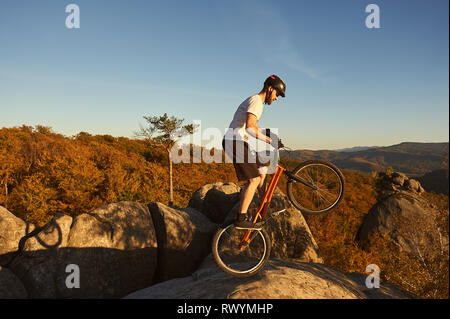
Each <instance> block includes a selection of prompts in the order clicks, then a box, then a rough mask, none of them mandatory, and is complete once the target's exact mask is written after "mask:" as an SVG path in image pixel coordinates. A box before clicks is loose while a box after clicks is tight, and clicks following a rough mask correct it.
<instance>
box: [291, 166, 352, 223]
mask: <svg viewBox="0 0 450 319" xmlns="http://www.w3.org/2000/svg"><path fill="white" fill-rule="evenodd" d="M292 174H293V175H294V176H295V177H300V178H302V179H304V180H306V181H308V182H309V183H310V184H312V185H314V186H315V188H312V187H310V186H307V185H305V184H303V183H301V182H299V181H296V180H295V179H292V178H291V179H289V181H288V183H287V195H288V198H289V200H290V201H291V202H292V204H293V205H294V206H295V207H296V208H297V209H299V210H300V211H301V212H302V213H306V214H312V215H321V214H324V213H328V212H330V211H331V210H332V209H333V208H335V207H336V206H337V205H338V204H339V202H340V201H341V200H342V198H343V196H344V185H345V182H344V176H343V175H342V173H341V171H340V170H339V169H338V168H337V167H336V166H334V165H333V164H331V163H329V162H326V161H321V160H312V161H306V162H304V163H301V164H300V165H298V166H297V167H296V168H295V169H294V170H293V171H292Z"/></svg>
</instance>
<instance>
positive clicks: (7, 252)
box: [0, 206, 36, 265]
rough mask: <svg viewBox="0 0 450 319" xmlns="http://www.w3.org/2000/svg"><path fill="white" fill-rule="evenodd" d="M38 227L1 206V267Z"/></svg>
mask: <svg viewBox="0 0 450 319" xmlns="http://www.w3.org/2000/svg"><path fill="white" fill-rule="evenodd" d="M35 229H36V226H35V225H33V224H30V223H27V222H24V221H23V220H22V219H20V218H17V217H16V216H14V215H13V214H11V213H10V212H9V211H8V210H7V209H6V208H4V207H2V206H0V265H6V264H7V263H8V262H9V261H10V260H11V257H12V255H13V253H14V252H16V251H17V248H18V247H19V242H20V240H21V239H22V238H24V237H25V236H26V235H29V234H30V233H31V232H32V231H34V230H35Z"/></svg>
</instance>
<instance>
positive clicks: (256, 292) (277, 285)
mask: <svg viewBox="0 0 450 319" xmlns="http://www.w3.org/2000/svg"><path fill="white" fill-rule="evenodd" d="M205 264H206V265H204V266H203V267H201V268H200V269H199V270H197V271H196V272H195V273H193V274H192V275H191V276H188V277H184V278H179V279H173V280H169V281H166V282H163V283H160V284H157V285H154V286H152V287H149V288H146V289H142V290H139V291H136V292H134V293H132V294H129V295H127V296H126V297H125V298H126V299H166V298H169V299H197V298H198V299H206V298H208V299H209V298H211V299H266V298H267V299H369V298H377V299H382V298H386V299H388V298H389V299H391V298H399V299H400V298H401V299H403V298H409V296H408V295H407V294H405V293H403V292H401V291H400V290H398V289H396V288H395V287H393V286H391V285H383V284H381V285H380V287H379V288H373V289H369V288H367V287H366V285H365V278H366V276H364V275H362V274H359V275H358V274H353V275H351V276H347V275H345V274H343V273H341V272H340V271H338V270H336V269H333V268H331V267H329V266H326V265H324V264H317V263H300V262H293V261H287V260H277V259H271V260H270V261H269V262H268V264H267V265H266V266H265V267H264V269H263V270H262V271H261V272H260V273H258V274H257V275H256V276H255V277H251V278H247V279H240V278H234V277H230V276H228V275H226V274H225V273H223V272H222V271H220V270H219V269H218V268H217V267H214V266H213V264H212V263H211V262H206V263H205Z"/></svg>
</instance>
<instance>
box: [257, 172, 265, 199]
mask: <svg viewBox="0 0 450 319" xmlns="http://www.w3.org/2000/svg"><path fill="white" fill-rule="evenodd" d="M259 178H260V181H259V185H258V196H259V200H260V202H262V200H263V199H264V195H265V194H266V187H265V186H266V184H265V183H264V180H265V178H266V174H261V175H260V176H259Z"/></svg>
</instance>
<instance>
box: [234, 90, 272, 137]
mask: <svg viewBox="0 0 450 319" xmlns="http://www.w3.org/2000/svg"><path fill="white" fill-rule="evenodd" d="M263 109H264V104H263V101H262V100H261V97H260V96H259V95H258V94H255V95H252V96H250V97H249V98H247V99H246V100H245V101H244V102H242V103H241V105H239V107H238V109H237V110H236V112H235V113H234V117H233V120H232V121H231V123H230V125H229V128H228V130H227V132H226V133H225V139H227V140H232V139H235V140H241V141H246V142H247V141H248V133H247V131H246V128H247V125H246V124H247V113H252V114H254V115H255V116H256V118H257V120H259V119H260V118H261V114H262V112H263Z"/></svg>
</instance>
